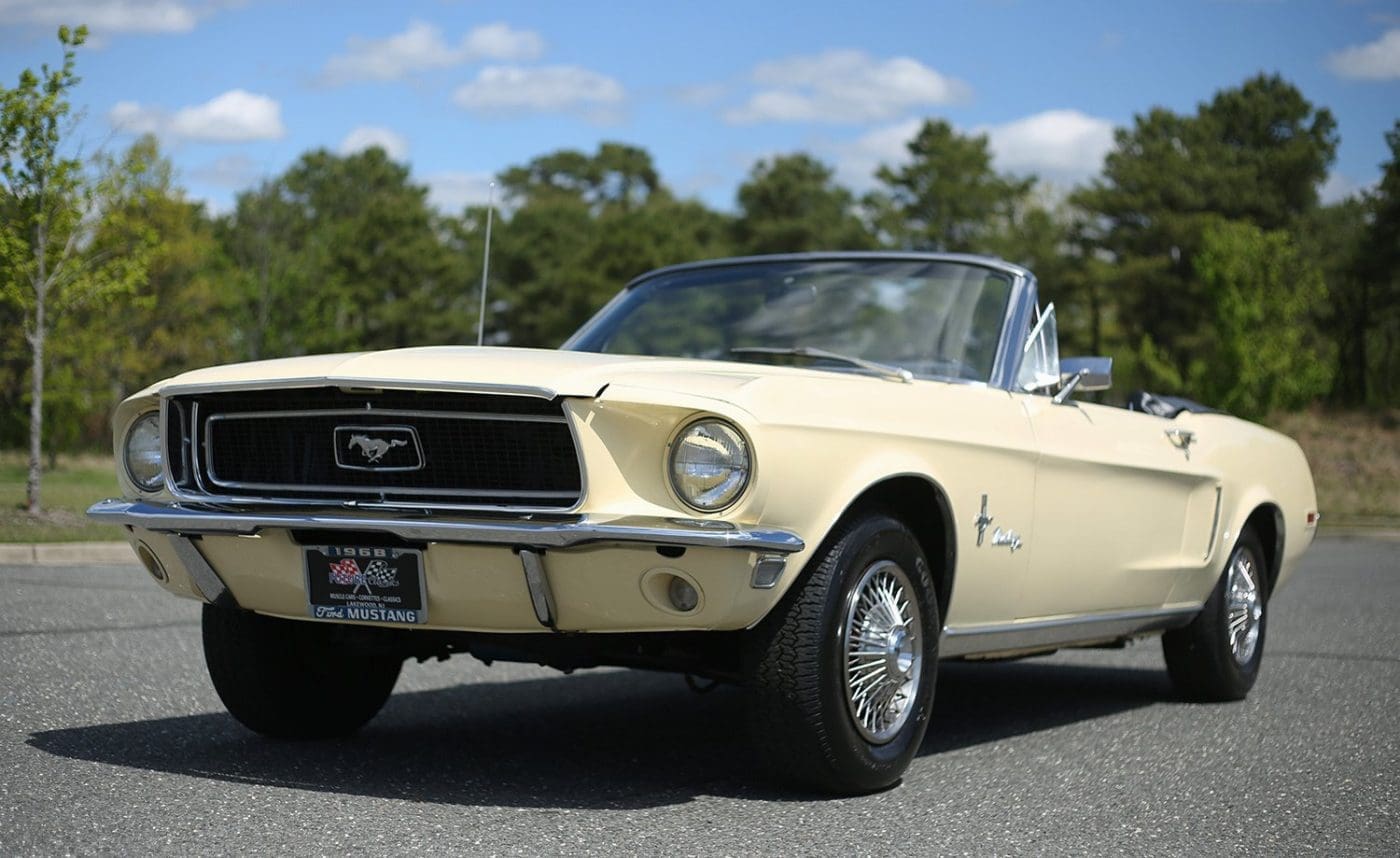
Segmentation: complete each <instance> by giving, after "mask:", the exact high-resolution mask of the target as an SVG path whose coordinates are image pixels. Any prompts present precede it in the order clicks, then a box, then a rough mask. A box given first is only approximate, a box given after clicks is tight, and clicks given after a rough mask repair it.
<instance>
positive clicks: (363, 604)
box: [305, 545, 428, 625]
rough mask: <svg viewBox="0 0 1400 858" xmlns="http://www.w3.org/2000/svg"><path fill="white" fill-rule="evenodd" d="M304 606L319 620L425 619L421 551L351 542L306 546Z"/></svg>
mask: <svg viewBox="0 0 1400 858" xmlns="http://www.w3.org/2000/svg"><path fill="white" fill-rule="evenodd" d="M305 558H306V563H305V566H306V600H307V610H308V611H309V612H310V614H311V616H312V617H313V618H315V619H318V620H349V621H361V622H378V623H404V624H409V625H412V624H415V623H426V622H427V621H428V605H427V589H426V588H425V587H424V586H423V552H422V551H420V550H417V549H413V548H363V547H360V546H353V545H315V546H307V547H305Z"/></svg>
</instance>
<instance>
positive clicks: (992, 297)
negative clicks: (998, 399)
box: [570, 260, 1012, 382]
mask: <svg viewBox="0 0 1400 858" xmlns="http://www.w3.org/2000/svg"><path fill="white" fill-rule="evenodd" d="M1011 284H1012V278H1011V276H1010V275H1009V274H1006V273H1003V272H1000V271H994V270H992V269H990V268H983V267H980V266H977V265H969V264H964V263H960V262H948V261H930V260H829V261H792V260H784V261H774V262H754V263H745V264H739V265H716V266H714V267H713V268H704V267H702V268H694V269H688V270H683V271H674V272H671V273H668V274H661V275H658V276H656V277H652V278H649V279H647V280H644V281H642V282H641V283H639V284H637V285H636V286H634V287H632V289H630V290H629V291H628V292H627V293H625V294H624V295H623V296H622V297H621V298H620V299H619V300H617V301H615V302H614V303H613V304H611V305H610V306H609V307H608V308H607V309H606V310H605V311H604V312H603V313H601V314H600V315H599V316H597V317H595V318H594V319H593V320H592V321H591V322H589V323H588V325H586V326H585V327H584V328H583V329H582V330H581V331H580V332H579V333H578V335H577V336H576V337H575V338H574V340H573V342H572V343H571V344H570V347H571V348H573V349H575V350H578V351H592V352H606V353H610V354H633V355H658V356H666V357H688V358H706V359H712V360H745V361H762V362H765V363H773V362H783V363H797V362H799V359H801V360H802V361H805V365H811V366H822V367H824V368H831V369H844V370H846V371H852V370H857V369H859V368H858V367H856V366H854V365H853V364H851V363H850V362H849V361H847V362H842V361H841V360H834V359H830V358H822V357H821V356H819V355H816V354H815V353H816V352H819V351H826V352H831V353H834V354H835V355H837V356H844V357H846V358H855V359H858V360H862V361H872V362H876V363H881V364H887V365H890V366H896V367H901V368H903V369H907V370H909V371H910V372H912V373H914V374H915V375H916V376H921V377H926V378H927V377H936V378H953V379H960V380H966V381H980V382H985V381H988V380H989V378H990V377H991V374H992V364H993V362H994V361H995V359H996V351H997V341H998V338H999V337H1000V336H1001V327H1002V318H1003V316H1004V315H1005V314H1006V304H1007V301H1008V300H1009V298H1010V295H1011ZM804 352H806V353H805V354H804Z"/></svg>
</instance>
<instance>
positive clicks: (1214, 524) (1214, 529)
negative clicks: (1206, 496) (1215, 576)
mask: <svg viewBox="0 0 1400 858" xmlns="http://www.w3.org/2000/svg"><path fill="white" fill-rule="evenodd" d="M1222 491H1223V486H1216V487H1215V514H1214V515H1213V516H1211V519H1210V541H1209V542H1207V543H1206V553H1205V556H1204V557H1203V558H1201V559H1202V560H1203V561H1204V562H1206V563H1209V562H1210V558H1211V555H1213V554H1215V535H1216V534H1217V533H1219V532H1220V500H1221V492H1222Z"/></svg>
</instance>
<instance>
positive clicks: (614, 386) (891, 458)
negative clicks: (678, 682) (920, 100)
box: [89, 253, 1317, 793]
mask: <svg viewBox="0 0 1400 858" xmlns="http://www.w3.org/2000/svg"><path fill="white" fill-rule="evenodd" d="M1109 374H1110V365H1109V361H1108V359H1106V358H1080V359H1063V360H1062V359H1061V358H1060V357H1059V351H1058V344H1057V340H1056V329H1055V314H1054V309H1053V306H1047V307H1043V308H1042V307H1041V305H1040V304H1039V301H1038V297H1037V290H1036V281H1035V278H1034V277H1033V276H1032V275H1031V273H1030V272H1028V271H1026V270H1024V269H1022V268H1019V267H1017V266H1014V265H1009V264H1007V263H1005V262H1001V261H999V260H994V259H987V258H981V257H971V256H957V255H943V254H894V253H881V254H854V253H850V254H800V255H785V256H771V257H753V258H744V259H726V260H719V261H713V262H704V263H697V264H690V265H680V266H675V267H671V268H665V269H662V270H659V271H655V272H652V273H650V274H647V275H645V276H642V277H640V278H638V279H637V280H635V281H633V282H632V283H631V284H629V285H628V286H627V287H626V288H625V289H624V290H623V291H622V293H621V294H619V295H618V296H617V298H616V299H614V300H613V301H612V302H611V303H610V304H608V305H607V306H606V307H605V308H604V309H603V310H602V311H600V312H599V313H598V314H597V315H596V316H595V317H594V318H593V319H592V320H591V321H589V322H588V323H587V324H585V325H584V326H583V328H581V329H580V330H579V331H578V333H577V334H575V335H574V336H573V337H572V338H571V339H570V340H569V341H568V342H567V343H565V344H564V346H563V347H562V349H561V350H558V351H546V350H532V349H514V348H470V347H437V348H411V349H401V350H396V351H388V352H377V353H366V354H341V355H323V356H312V357H302V358H291V359H285V360H272V361H264V362H260V363H251V364H240V365H235V366H226V367H221V368H216V369H207V370H200V371H195V372H190V373H186V374H184V375H181V376H178V377H176V378H173V379H170V380H167V381H163V382H161V383H159V384H156V385H153V386H152V387H150V388H148V389H146V390H143V391H141V392H140V393H138V394H136V395H135V396H132V397H131V398H130V399H128V400H126V401H125V402H124V403H122V405H121V406H120V407H119V409H118V410H117V413H116V416H115V421H114V422H115V426H114V431H115V442H116V449H117V454H118V458H119V460H120V463H121V464H120V466H119V469H118V470H119V477H120V481H121V485H122V489H123V492H124V499H120V500H108V501H103V502H101V503H98V504H96V505H94V506H93V507H92V508H91V510H90V511H89V514H90V515H91V516H93V517H94V518H96V519H99V520H102V521H108V522H114V523H117V524H120V525H124V526H125V528H126V530H127V533H128V534H129V536H128V538H129V540H130V542H131V544H132V546H133V547H134V548H135V550H136V553H137V555H138V556H139V557H140V559H141V561H142V562H143V564H144V565H145V567H146V569H147V570H148V571H149V572H150V574H151V575H152V577H153V578H154V579H155V580H156V581H157V582H158V583H159V584H160V586H161V587H163V588H165V589H166V590H168V591H169V592H171V593H174V594H175V595H178V596H184V597H188V598H193V599H198V600H200V601H202V602H204V603H205V605H204V609H203V611H204V614H203V634H204V648H205V654H206V660H207V662H208V667H209V672H210V675H211V677H212V679H213V682H214V686H215V688H216V689H217V690H218V693H219V695H220V697H221V698H222V699H223V701H224V702H225V704H226V705H227V707H228V709H229V711H230V712H231V713H232V714H233V715H234V717H235V718H237V719H238V720H239V721H241V722H242V723H244V724H245V725H247V726H248V727H250V728H252V729H253V730H256V731H258V732H260V733H264V734H267V735H271V736H280V737H304V738H315V737H322V736H328V735H338V734H344V733H348V732H351V731H353V730H355V729H356V728H358V727H359V726H361V725H362V724H364V723H365V722H366V721H368V720H369V719H370V718H372V717H373V716H374V714H375V713H376V712H377V711H378V710H379V709H380V707H381V706H382V705H383V704H384V702H385V700H386V698H387V697H388V695H389V693H390V691H391V690H392V688H393V686H394V683H395V681H396V679H397V676H398V673H399V669H400V666H401V664H402V662H403V661H404V659H405V658H408V657H417V658H420V659H421V658H429V657H445V656H447V655H449V654H452V653H459V652H466V653H470V654H472V655H474V656H477V657H479V658H481V659H483V660H487V661H490V660H494V659H504V660H519V661H529V662H538V663H541V664H547V665H553V666H556V667H559V668H561V669H565V670H571V669H574V668H580V667H589V666H595V665H624V666H633V667H644V668H657V669H665V670H672V671H677V672H682V673H686V674H689V675H692V676H693V677H701V678H708V679H713V680H721V681H731V682H735V683H739V684H741V685H743V686H744V687H745V688H746V689H747V693H748V695H749V698H750V701H749V702H750V706H749V710H750V712H751V719H750V720H751V726H752V731H753V736H754V739H755V741H754V747H755V751H756V753H757V755H758V757H759V758H760V759H761V760H763V761H764V762H765V763H766V764H767V765H768V766H769V767H770V768H771V770H772V771H774V772H775V773H777V774H778V775H779V776H781V777H783V778H785V779H787V780H789V781H791V782H794V783H797V784H800V785H804V786H806V787H813V788H817V789H822V790H829V791H835V792H847V793H850V792H862V791H869V790H875V789H880V788H882V787H885V786H888V785H890V784H892V783H894V782H896V781H897V780H898V779H899V778H900V776H901V774H902V773H903V772H904V770H905V768H906V767H907V766H908V765H909V762H910V760H911V758H912V757H913V755H914V754H915V752H916V751H917V750H918V748H919V745H920V742H921V741H922V739H923V736H924V732H925V728H926V727H927V725H928V721H929V710H930V706H931V704H932V702H933V692H934V678H935V671H936V668H937V666H938V662H939V661H940V660H942V659H954V658H961V659H971V658H978V659H986V658H1011V657H1019V656H1024V655H1030V654H1035V653H1042V652H1048V651H1052V650H1055V649H1057V648H1060V647H1073V646H1092V645H1105V644H1115V643H1119V642H1123V641H1126V640H1129V639H1132V638H1136V637H1140V636H1146V635H1154V634H1160V635H1161V638H1162V647H1163V650H1164V652H1165V655H1166V664H1167V668H1168V671H1169V673H1170V676H1171V679H1172V681H1173V682H1174V683H1175V685H1176V687H1177V688H1178V689H1179V690H1180V691H1181V692H1182V693H1184V694H1185V695H1188V696H1190V697H1193V698H1199V699H1212V700H1226V699H1238V698H1242V697H1244V696H1245V694H1246V693H1248V691H1249V689H1250V687H1251V686H1252V685H1253V683H1254V681H1255V678H1256V676H1257V675H1258V672H1259V665H1260V660H1261V658H1262V654H1263V650H1264V638H1265V632H1266V630H1267V619H1268V600H1269V598H1270V597H1271V596H1272V594H1273V593H1275V592H1276V591H1277V590H1278V588H1279V587H1280V586H1282V585H1283V584H1284V583H1286V582H1287V580H1288V578H1289V576H1290V574H1292V572H1293V570H1294V569H1295V567H1296V566H1297V563H1298V560H1299V557H1300V556H1301V555H1302V553H1303V552H1304V550H1305V549H1306V548H1307V547H1308V545H1309V544H1310V543H1311V542H1312V539H1313V536H1314V533H1315V527H1316V522H1317V509H1316V499H1315V496H1314V491H1313V483H1312V477H1311V475H1310V473H1309V471H1308V466H1307V463H1306V461H1305V460H1304V457H1303V455H1302V453H1301V451H1300V450H1299V449H1298V447H1297V445H1296V444H1294V443H1293V442H1292V441H1290V440H1289V439H1287V438H1285V437H1283V436H1282V435H1278V434H1276V433H1274V432H1271V431H1269V430H1267V429H1263V428H1261V427H1259V426H1256V425H1252V424H1250V423H1246V422H1244V421H1241V420H1237V419H1235V418H1233V417H1230V416H1227V415H1225V414H1221V413H1216V412H1212V411H1210V410H1209V409H1205V408H1202V407H1200V406H1197V405H1195V404H1194V403H1191V402H1189V401H1185V400H1171V399H1165V398H1159V397H1152V396H1151V395H1147V394H1141V395H1138V396H1136V397H1134V398H1133V400H1132V404H1133V405H1134V407H1133V408H1116V407H1108V406H1104V405H1098V404H1093V403H1089V402H1084V401H1077V400H1076V399H1074V396H1075V395H1076V394H1079V393H1081V392H1084V391H1093V390H1101V389H1104V388H1106V387H1107V386H1108V385H1109ZM952 702H953V704H954V705H955V704H956V701H952Z"/></svg>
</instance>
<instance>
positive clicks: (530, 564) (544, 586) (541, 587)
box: [520, 548, 558, 629]
mask: <svg viewBox="0 0 1400 858" xmlns="http://www.w3.org/2000/svg"><path fill="white" fill-rule="evenodd" d="M520 566H521V567H522V568H523V569H524V570H525V586H526V588H528V589H529V591H530V605H531V607H533V608H534V609H535V619H537V620H539V621H540V625H542V626H545V627H546V628H551V629H552V628H554V623H555V619H556V617H558V613H557V612H556V611H555V609H554V591H553V590H551V589H550V588H549V576H547V575H546V574H545V571H544V559H543V558H542V557H541V556H540V553H539V552H538V551H533V550H531V549H529V548H522V549H520Z"/></svg>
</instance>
